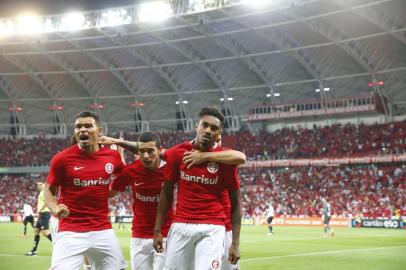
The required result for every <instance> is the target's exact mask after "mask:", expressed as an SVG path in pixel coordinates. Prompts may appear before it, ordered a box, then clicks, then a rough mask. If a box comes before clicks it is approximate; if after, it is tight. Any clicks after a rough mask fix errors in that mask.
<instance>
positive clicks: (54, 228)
mask: <svg viewBox="0 0 406 270" xmlns="http://www.w3.org/2000/svg"><path fill="white" fill-rule="evenodd" d="M58 227H59V218H57V217H54V216H51V219H50V220H49V229H50V230H51V236H52V245H55V242H56V238H57V236H58Z"/></svg>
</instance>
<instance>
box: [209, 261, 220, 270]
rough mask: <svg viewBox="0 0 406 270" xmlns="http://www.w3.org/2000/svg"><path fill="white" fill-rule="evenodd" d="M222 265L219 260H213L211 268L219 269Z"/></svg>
mask: <svg viewBox="0 0 406 270" xmlns="http://www.w3.org/2000/svg"><path fill="white" fill-rule="evenodd" d="M219 266H220V263H219V261H218V260H214V261H212V262H211V269H218V268H219Z"/></svg>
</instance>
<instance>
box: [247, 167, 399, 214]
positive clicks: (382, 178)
mask: <svg viewBox="0 0 406 270" xmlns="http://www.w3.org/2000/svg"><path fill="white" fill-rule="evenodd" d="M240 178H241V183H242V189H241V191H242V199H243V201H242V205H243V212H244V213H245V214H246V215H248V216H255V215H260V216H261V215H264V214H265V211H266V207H267V205H268V202H269V201H270V200H271V201H273V202H274V204H275V206H274V207H275V210H276V213H277V214H278V215H294V216H320V214H321V213H320V210H321V209H322V206H321V201H320V198H321V197H322V196H324V197H327V198H328V199H329V201H330V203H331V206H332V214H333V215H336V216H342V217H348V216H351V215H352V216H359V215H362V216H364V217H371V218H377V217H391V216H392V215H393V212H394V211H395V209H400V210H401V212H402V215H406V205H405V204H404V202H405V201H406V166H405V165H400V164H398V165H391V166H383V167H377V166H376V165H362V166H351V167H350V166H344V167H290V168H278V169H275V168H273V169H271V168H261V169H260V168H245V169H240Z"/></svg>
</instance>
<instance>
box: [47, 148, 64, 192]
mask: <svg viewBox="0 0 406 270" xmlns="http://www.w3.org/2000/svg"><path fill="white" fill-rule="evenodd" d="M64 171H65V170H64V168H63V159H62V157H61V155H55V156H54V157H53V158H52V159H51V164H50V166H49V173H48V177H47V183H48V184H49V185H50V186H53V187H57V186H59V185H61V183H62V180H63V178H64Z"/></svg>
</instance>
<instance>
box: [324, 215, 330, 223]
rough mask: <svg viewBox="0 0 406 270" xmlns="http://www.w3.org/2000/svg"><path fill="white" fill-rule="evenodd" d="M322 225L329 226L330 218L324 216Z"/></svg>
mask: <svg viewBox="0 0 406 270" xmlns="http://www.w3.org/2000/svg"><path fill="white" fill-rule="evenodd" d="M323 224H324V225H329V224H330V216H327V215H324V218H323Z"/></svg>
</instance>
